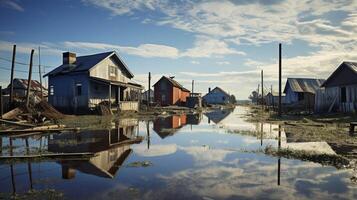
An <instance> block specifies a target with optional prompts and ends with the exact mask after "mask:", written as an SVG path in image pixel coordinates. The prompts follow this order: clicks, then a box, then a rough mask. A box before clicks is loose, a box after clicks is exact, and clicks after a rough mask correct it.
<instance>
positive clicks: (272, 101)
mask: <svg viewBox="0 0 357 200" xmlns="http://www.w3.org/2000/svg"><path fill="white" fill-rule="evenodd" d="M270 94H271V104H272V106H273V110H274V95H273V85H270Z"/></svg>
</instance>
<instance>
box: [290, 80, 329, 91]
mask: <svg viewBox="0 0 357 200" xmlns="http://www.w3.org/2000/svg"><path fill="white" fill-rule="evenodd" d="M324 82H325V79H313V78H288V80H287V81H286V84H285V89H284V93H286V90H287V87H288V85H289V86H290V88H291V90H292V91H293V92H307V93H312V94H315V91H316V90H317V89H319V88H320V86H321V85H322V84H323V83H324Z"/></svg>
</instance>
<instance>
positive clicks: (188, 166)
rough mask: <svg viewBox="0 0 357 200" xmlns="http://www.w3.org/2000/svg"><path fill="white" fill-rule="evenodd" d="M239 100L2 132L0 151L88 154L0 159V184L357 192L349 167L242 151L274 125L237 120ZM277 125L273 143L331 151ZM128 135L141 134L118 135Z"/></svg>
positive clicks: (185, 193) (112, 194)
mask: <svg viewBox="0 0 357 200" xmlns="http://www.w3.org/2000/svg"><path fill="white" fill-rule="evenodd" d="M247 109H248V108H245V107H236V108H235V109H234V110H217V111H214V112H211V113H207V114H197V115H180V116H170V117H166V118H159V119H157V120H155V121H150V122H145V121H138V120H137V119H126V120H122V121H120V122H118V123H114V124H113V129H112V130H102V131H98V130H96V131H83V132H81V133H62V134H54V135H48V136H42V137H39V136H33V137H28V138H12V139H11V143H12V146H13V148H9V144H10V138H9V137H3V138H1V144H2V149H1V154H2V155H3V156H4V155H23V154H25V155H26V154H39V153H38V152H39V151H41V152H42V153H63V152H65V153H88V152H90V153H95V155H96V156H91V157H89V158H86V159H83V157H81V156H78V157H77V158H76V157H70V158H66V159H62V160H60V159H59V160H43V161H42V160H41V161H40V160H38V161H31V162H30V161H24V162H16V163H8V162H4V161H1V162H0V172H1V173H0V192H1V193H24V192H26V191H28V190H30V189H36V190H44V189H54V190H55V191H57V192H61V193H63V194H64V198H66V199H205V200H208V199H357V185H355V184H353V183H352V182H351V180H350V178H351V177H352V176H353V175H354V172H353V171H352V170H347V169H343V170H338V169H336V168H334V167H331V166H322V165H321V164H318V163H313V162H304V161H300V160H294V159H286V158H277V157H271V156H267V155H264V154H262V153H249V152H250V151H254V150H259V149H260V148H265V147H266V146H267V145H269V146H274V147H276V146H277V145H278V138H279V131H278V126H277V125H274V124H261V123H248V122H246V121H245V118H244V115H245V113H246V112H247ZM280 134H281V137H280V139H281V140H280V144H281V148H292V149H298V150H302V149H305V150H314V151H319V152H321V153H326V154H335V153H336V152H334V150H333V148H331V147H330V146H329V144H327V143H326V142H323V141H314V142H306V141H298V140H294V139H291V138H290V134H288V133H285V132H284V131H281V133H280ZM138 136H139V137H140V136H143V140H142V141H141V142H139V143H134V144H132V143H130V142H128V141H133V139H135V138H138ZM27 144H28V145H27ZM26 146H28V148H26ZM243 150H244V151H243Z"/></svg>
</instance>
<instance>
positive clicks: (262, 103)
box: [261, 70, 264, 109]
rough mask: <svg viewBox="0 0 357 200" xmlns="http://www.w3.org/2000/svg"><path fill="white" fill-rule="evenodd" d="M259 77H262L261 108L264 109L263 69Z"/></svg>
mask: <svg viewBox="0 0 357 200" xmlns="http://www.w3.org/2000/svg"><path fill="white" fill-rule="evenodd" d="M261 79H262V83H261V84H262V109H264V84H263V70H262V71H261Z"/></svg>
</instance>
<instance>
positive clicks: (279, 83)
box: [278, 43, 281, 117]
mask: <svg viewBox="0 0 357 200" xmlns="http://www.w3.org/2000/svg"><path fill="white" fill-rule="evenodd" d="M278 115H279V117H281V43H279V113H278Z"/></svg>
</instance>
